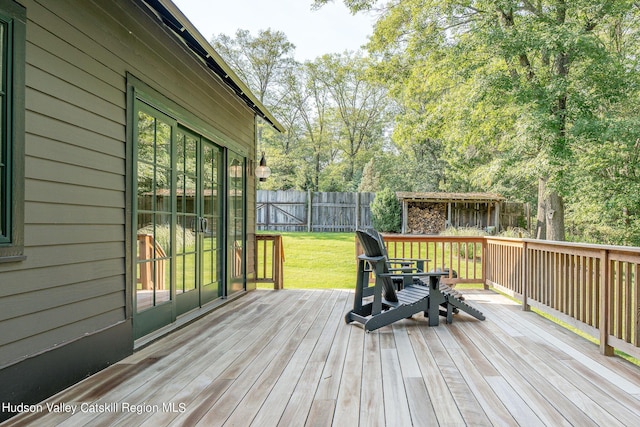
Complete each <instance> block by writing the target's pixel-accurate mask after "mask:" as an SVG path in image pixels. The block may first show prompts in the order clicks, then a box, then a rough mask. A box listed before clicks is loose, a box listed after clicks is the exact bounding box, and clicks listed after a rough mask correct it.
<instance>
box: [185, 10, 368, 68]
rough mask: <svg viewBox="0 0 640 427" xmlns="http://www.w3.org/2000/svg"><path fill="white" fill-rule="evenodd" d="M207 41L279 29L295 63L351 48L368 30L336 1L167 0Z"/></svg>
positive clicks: (363, 21)
mask: <svg viewBox="0 0 640 427" xmlns="http://www.w3.org/2000/svg"><path fill="white" fill-rule="evenodd" d="M173 2H174V3H175V4H176V6H178V8H179V9H180V10H181V11H182V13H183V14H184V15H185V16H186V17H187V18H188V19H189V20H190V21H191V23H192V24H193V25H194V26H195V27H196V28H197V29H198V31H200V33H202V35H203V36H204V37H205V39H207V40H211V38H212V37H213V36H214V35H218V34H220V33H224V34H227V35H229V36H233V35H234V34H235V32H236V30H237V29H239V28H240V29H243V30H249V32H250V33H251V34H252V35H254V36H255V35H257V34H258V30H266V29H267V28H271V29H272V30H276V31H282V32H283V33H285V34H286V35H287V38H288V40H289V41H290V42H291V43H293V44H294V45H295V46H296V50H295V58H296V59H297V60H298V61H306V60H313V59H315V58H317V57H319V56H322V55H323V54H325V53H342V52H344V51H345V50H357V49H358V48H359V47H360V46H362V45H364V44H365V43H366V42H367V39H368V36H369V35H371V33H372V32H373V22H374V18H373V16H371V15H366V14H362V13H360V14H357V15H355V16H354V15H352V14H351V12H349V10H348V9H347V8H346V6H344V4H343V2H342V0H335V1H334V2H333V3H330V4H327V5H325V6H323V7H322V8H321V9H320V10H315V11H312V10H311V3H312V0H233V1H228V0H173Z"/></svg>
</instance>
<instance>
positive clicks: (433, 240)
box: [384, 234, 485, 284]
mask: <svg viewBox="0 0 640 427" xmlns="http://www.w3.org/2000/svg"><path fill="white" fill-rule="evenodd" d="M384 240H385V243H386V246H387V251H388V252H389V257H390V258H414V259H422V260H426V261H425V271H431V270H438V269H439V270H442V271H446V269H449V276H448V277H447V278H446V279H445V281H446V282H447V283H452V284H454V283H484V282H485V277H484V267H483V263H484V255H483V253H484V245H485V243H484V238H483V237H447V236H416V235H394V234H385V235H384ZM456 276H457V277H456Z"/></svg>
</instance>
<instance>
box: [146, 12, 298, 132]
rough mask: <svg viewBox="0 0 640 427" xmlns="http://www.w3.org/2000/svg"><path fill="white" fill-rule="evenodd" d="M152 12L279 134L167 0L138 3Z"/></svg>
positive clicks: (278, 127) (274, 123)
mask: <svg viewBox="0 0 640 427" xmlns="http://www.w3.org/2000/svg"><path fill="white" fill-rule="evenodd" d="M142 1H143V2H144V3H145V4H146V5H147V6H148V7H149V8H151V9H152V10H154V11H155V13H156V14H157V15H158V18H159V19H160V20H161V21H162V23H163V24H164V25H165V26H166V27H167V28H169V29H170V30H171V31H173V32H174V33H175V34H176V35H177V36H178V37H180V38H181V39H182V40H183V41H184V42H185V44H186V45H187V47H189V49H191V51H192V52H193V53H194V54H195V55H197V56H198V57H199V58H200V59H201V60H203V61H204V62H205V64H207V66H208V67H209V68H210V69H211V70H212V71H213V72H214V73H215V74H216V75H217V76H218V77H219V78H220V79H221V80H222V82H223V83H224V84H226V85H227V86H228V87H229V88H230V89H231V90H232V91H233V92H234V93H235V94H236V96H238V97H239V98H240V99H242V100H243V101H244V102H245V103H246V104H247V105H248V106H249V108H251V109H252V110H253V111H254V112H255V113H256V114H257V115H258V116H260V117H262V118H263V119H264V120H265V121H267V122H268V123H269V124H270V125H271V126H273V127H274V128H275V129H276V130H278V131H279V132H283V133H284V132H286V129H285V127H284V126H283V125H282V124H281V123H280V122H278V120H277V119H276V118H275V117H274V116H273V115H272V114H271V112H269V110H268V109H267V108H266V107H265V106H264V105H263V104H262V103H261V102H260V101H259V100H258V99H257V98H256V96H255V95H254V94H253V93H252V92H251V90H250V89H249V88H248V86H247V85H246V84H245V83H244V82H243V81H242V79H240V77H238V75H237V74H236V73H235V72H234V71H233V70H232V69H231V67H229V65H228V64H227V63H226V62H225V61H224V59H222V57H221V56H220V55H219V54H218V52H216V51H215V49H214V48H213V46H211V44H210V43H209V42H208V41H207V40H206V39H205V38H204V36H203V35H202V34H201V33H200V32H199V31H198V30H197V29H196V27H195V26H194V25H193V24H192V23H191V21H189V18H187V17H186V16H185V15H184V14H183V13H182V11H181V10H180V9H178V7H177V6H176V5H175V4H174V3H173V2H172V1H171V0H142Z"/></svg>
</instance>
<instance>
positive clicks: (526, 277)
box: [522, 241, 531, 311]
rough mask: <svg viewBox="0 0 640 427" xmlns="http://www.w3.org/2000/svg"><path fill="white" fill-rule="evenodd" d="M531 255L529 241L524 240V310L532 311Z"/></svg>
mask: <svg viewBox="0 0 640 427" xmlns="http://www.w3.org/2000/svg"><path fill="white" fill-rule="evenodd" d="M528 299H529V255H528V254H527V242H526V241H523V242H522V311H531V306H529V301H528Z"/></svg>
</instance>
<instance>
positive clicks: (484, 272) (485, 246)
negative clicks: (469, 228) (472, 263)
mask: <svg viewBox="0 0 640 427" xmlns="http://www.w3.org/2000/svg"><path fill="white" fill-rule="evenodd" d="M488 253H489V243H488V241H487V238H486V237H483V239H482V283H483V285H484V290H485V291H486V290H488V289H489V285H488V284H487V255H488Z"/></svg>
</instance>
